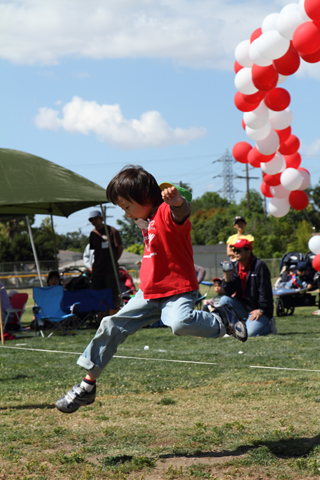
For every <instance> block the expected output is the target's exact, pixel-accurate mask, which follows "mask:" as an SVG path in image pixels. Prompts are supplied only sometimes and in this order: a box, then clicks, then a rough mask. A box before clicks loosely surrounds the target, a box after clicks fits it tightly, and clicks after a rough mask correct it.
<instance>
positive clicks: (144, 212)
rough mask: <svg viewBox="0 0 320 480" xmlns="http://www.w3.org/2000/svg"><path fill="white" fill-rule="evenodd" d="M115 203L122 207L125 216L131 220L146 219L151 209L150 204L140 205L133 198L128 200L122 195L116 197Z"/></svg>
mask: <svg viewBox="0 0 320 480" xmlns="http://www.w3.org/2000/svg"><path fill="white" fill-rule="evenodd" d="M117 205H118V206H119V207H120V208H122V210H123V211H124V213H125V214H126V216H127V217H128V218H132V220H137V219H138V218H142V219H143V220H147V219H148V218H149V217H150V215H151V211H152V209H153V206H152V205H151V204H148V205H140V203H137V202H135V201H134V200H130V201H128V200H126V199H124V198H122V197H119V198H118V201H117Z"/></svg>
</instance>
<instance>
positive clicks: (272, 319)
mask: <svg viewBox="0 0 320 480" xmlns="http://www.w3.org/2000/svg"><path fill="white" fill-rule="evenodd" d="M270 323H271V329H270V333H271V335H277V333H278V330H277V327H276V321H275V319H274V317H272V318H271V319H270Z"/></svg>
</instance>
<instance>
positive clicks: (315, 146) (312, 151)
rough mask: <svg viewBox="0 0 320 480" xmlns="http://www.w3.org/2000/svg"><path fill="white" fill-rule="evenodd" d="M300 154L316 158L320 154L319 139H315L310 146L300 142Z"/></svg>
mask: <svg viewBox="0 0 320 480" xmlns="http://www.w3.org/2000/svg"><path fill="white" fill-rule="evenodd" d="M300 152H301V154H302V155H306V156H310V157H313V156H318V155H319V153H320V138H316V139H315V140H313V142H312V143H311V144H310V145H307V144H305V143H304V142H301V147H300Z"/></svg>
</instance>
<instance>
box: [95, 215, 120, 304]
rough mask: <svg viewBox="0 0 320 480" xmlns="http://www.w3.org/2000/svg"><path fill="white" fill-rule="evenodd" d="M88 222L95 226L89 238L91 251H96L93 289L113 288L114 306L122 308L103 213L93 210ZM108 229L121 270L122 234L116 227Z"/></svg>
mask: <svg viewBox="0 0 320 480" xmlns="http://www.w3.org/2000/svg"><path fill="white" fill-rule="evenodd" d="M88 220H89V221H90V222H91V223H92V225H93V226H94V229H93V230H92V232H91V233H90V238H89V243H90V250H94V261H93V264H92V278H91V288H92V289H93V290H102V289H104V288H111V289H112V298H113V306H114V308H116V309H117V308H119V306H120V298H119V292H118V287H117V281H116V276H115V273H114V269H113V264H112V259H111V254H110V249H109V247H110V246H109V242H108V237H107V235H106V232H105V225H104V223H103V220H102V214H101V212H100V211H99V210H92V211H91V212H90V214H89V219H88ZM106 228H107V229H108V232H109V236H110V241H111V246H112V252H113V256H114V259H115V262H116V267H117V270H119V265H118V263H117V262H118V260H119V258H120V257H121V254H122V252H123V245H122V240H121V237H120V233H119V232H118V230H116V229H115V228H114V227H110V226H109V225H107V226H106ZM89 270H90V269H89Z"/></svg>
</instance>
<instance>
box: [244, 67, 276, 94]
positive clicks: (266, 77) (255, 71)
mask: <svg viewBox="0 0 320 480" xmlns="http://www.w3.org/2000/svg"><path fill="white" fill-rule="evenodd" d="M251 74H252V82H253V84H254V85H255V82H257V83H258V84H262V85H269V84H270V83H273V82H274V81H275V80H276V81H278V77H279V74H278V72H276V70H275V69H274V68H273V65H269V66H268V67H260V65H256V64H255V63H254V64H253V65H252V69H251ZM257 88H258V87H257Z"/></svg>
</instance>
